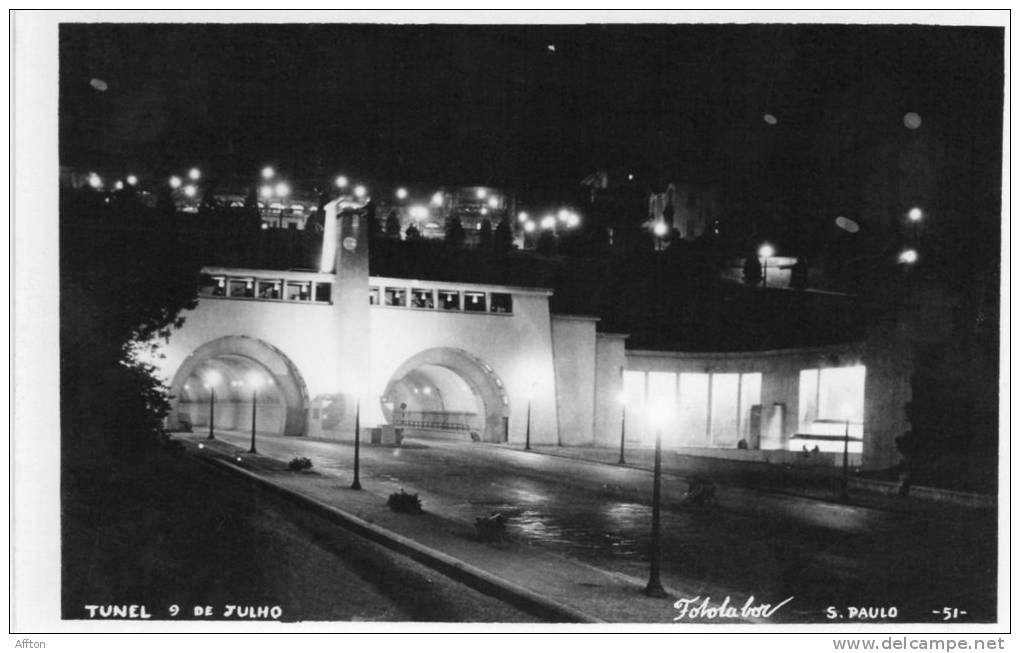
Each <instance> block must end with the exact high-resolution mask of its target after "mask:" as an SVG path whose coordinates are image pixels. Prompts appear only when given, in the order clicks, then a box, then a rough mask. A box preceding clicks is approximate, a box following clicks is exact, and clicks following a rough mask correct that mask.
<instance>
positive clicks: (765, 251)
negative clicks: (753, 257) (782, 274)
mask: <svg viewBox="0 0 1020 653" xmlns="http://www.w3.org/2000/svg"><path fill="white" fill-rule="evenodd" d="M775 255H776V250H775V248H774V247H772V245H769V244H768V243H765V244H764V245H762V246H761V247H759V248H758V256H760V257H761V258H772V257H773V256H775Z"/></svg>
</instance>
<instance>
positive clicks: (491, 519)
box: [475, 512, 506, 542]
mask: <svg viewBox="0 0 1020 653" xmlns="http://www.w3.org/2000/svg"><path fill="white" fill-rule="evenodd" d="M475 535H476V536H477V537H478V539H479V540H481V541H483V542H497V541H502V540H505V539H506V517H504V516H503V515H502V514H500V513H498V512H495V513H493V514H491V515H489V516H488V517H479V518H477V519H475Z"/></svg>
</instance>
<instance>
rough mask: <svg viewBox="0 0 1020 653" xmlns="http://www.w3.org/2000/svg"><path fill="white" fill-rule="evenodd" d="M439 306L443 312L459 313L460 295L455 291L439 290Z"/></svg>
mask: <svg viewBox="0 0 1020 653" xmlns="http://www.w3.org/2000/svg"><path fill="white" fill-rule="evenodd" d="M439 306H440V308H442V309H443V310H444V311H459V310H460V293H459V292H458V291H456V290H440V291H439Z"/></svg>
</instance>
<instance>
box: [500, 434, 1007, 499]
mask: <svg viewBox="0 0 1020 653" xmlns="http://www.w3.org/2000/svg"><path fill="white" fill-rule="evenodd" d="M499 446H505V445H499ZM532 452H534V453H537V454H542V455H546V456H555V457H561V458H569V459H572V460H583V461H588V462H592V463H599V464H604V465H612V466H614V467H618V466H620V465H619V459H620V450H619V449H616V448H604V447H557V446H533V447H532ZM654 453H655V452H654V449H652V448H649V447H640V448H639V447H632V448H630V449H627V450H626V451H625V452H624V457H625V463H624V465H622V466H623V467H628V468H631V469H642V470H645V471H649V472H650V471H651V470H652V467H653V460H654ZM662 470H663V474H667V475H670V476H673V477H678V478H681V479H689V478H691V477H693V476H695V475H700V476H705V477H708V478H710V479H711V480H712V481H713V482H715V483H716V484H717V485H724V486H731V487H741V488H751V489H755V490H760V491H765V492H773V493H779V494H787V495H792V496H800V497H804V498H808V499H813V500H816V501H824V502H832V503H844V502H842V501H840V498H839V497H840V491H841V486H842V478H841V477H842V469H841V468H839V467H835V468H834V467H829V466H812V467H809V466H805V467H796V466H791V465H784V464H778V463H762V462H749V461H741V460H728V459H723V458H709V457H703V456H691V455H685V454H681V453H677V452H675V451H666V450H664V451H663V452H662ZM848 481H849V482H848V497H849V500H848V501H847V502H845V503H846V504H848V505H851V506H858V507H862V508H871V509H875V510H885V511H890V512H909V513H912V514H925V513H928V512H944V511H945V510H947V509H948V510H951V511H952V510H968V509H971V508H975V507H976V508H987V507H991V505H992V504H993V503H994V497H984V496H983V495H972V497H973V498H971V496H968V497H964V498H965V499H970V501H968V503H971V505H969V506H967V505H961V503H960V502H959V501H958V500H952V501H947V500H945V499H939V498H938V497H940V496H945V495H960V494H961V493H952V492H948V491H939V490H934V489H931V488H914V489H913V490H912V492H913V494H912V495H910V496H905V497H904V496H899V495H898V494H896V493H894V492H893V491H892V490H893V488H892V487H891V485H892V484H889V483H883V482H880V481H872V480H867V479H861V478H857V477H856V476H855V475H854V474H853V471H852V470H851V473H850V477H849V479H848ZM949 498H952V499H955V497H949ZM985 501H987V504H988V505H981V504H982V503H984V502H985ZM974 504H977V505H974Z"/></svg>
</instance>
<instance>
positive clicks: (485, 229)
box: [478, 218, 492, 249]
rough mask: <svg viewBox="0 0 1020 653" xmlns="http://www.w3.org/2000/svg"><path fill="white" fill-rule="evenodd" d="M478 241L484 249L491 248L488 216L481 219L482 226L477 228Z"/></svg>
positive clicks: (490, 224)
mask: <svg viewBox="0 0 1020 653" xmlns="http://www.w3.org/2000/svg"><path fill="white" fill-rule="evenodd" d="M478 243H479V244H480V245H481V246H482V248H484V249H491V248H492V222H490V221H489V219H488V218H485V219H484V220H482V226H481V228H480V229H479V230H478Z"/></svg>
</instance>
